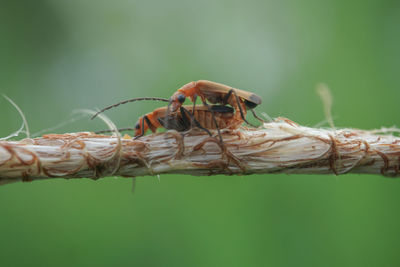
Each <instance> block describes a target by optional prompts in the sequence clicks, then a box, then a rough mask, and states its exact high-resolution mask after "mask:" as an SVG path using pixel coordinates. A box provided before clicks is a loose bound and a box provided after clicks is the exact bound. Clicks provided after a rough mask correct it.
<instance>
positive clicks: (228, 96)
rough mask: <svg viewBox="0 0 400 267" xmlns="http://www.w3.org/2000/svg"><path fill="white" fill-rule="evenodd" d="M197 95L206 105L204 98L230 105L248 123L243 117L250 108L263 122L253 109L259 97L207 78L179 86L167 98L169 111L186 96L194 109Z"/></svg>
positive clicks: (213, 102) (180, 104) (259, 101)
mask: <svg viewBox="0 0 400 267" xmlns="http://www.w3.org/2000/svg"><path fill="white" fill-rule="evenodd" d="M198 96H199V97H200V98H201V101H202V102H203V105H205V106H207V102H206V100H208V101H209V102H210V103H212V104H222V105H227V104H229V105H231V106H232V107H233V108H234V109H235V110H236V113H237V114H238V115H237V116H240V117H241V118H242V119H243V121H245V122H246V123H247V124H249V125H251V124H250V123H249V122H248V121H247V120H246V118H245V110H246V109H250V110H251V112H252V113H253V115H254V117H255V118H256V119H258V120H260V121H262V122H265V121H264V120H263V119H261V118H260V117H258V116H257V114H256V113H255V112H254V110H253V109H254V108H255V107H256V106H258V105H260V104H261V102H262V99H261V97H259V96H258V95H256V94H254V93H251V92H247V91H244V90H240V89H236V88H232V87H230V86H228V85H225V84H222V83H216V82H211V81H207V80H199V81H193V82H190V83H187V84H185V85H184V86H182V87H181V88H179V89H178V90H177V91H176V92H175V93H174V94H173V95H172V96H171V97H170V99H169V101H170V104H169V106H170V107H171V111H172V112H174V111H176V110H178V109H179V107H180V106H182V105H183V103H184V102H185V100H186V98H187V97H189V98H190V100H191V101H192V102H193V108H192V110H193V111H194V110H195V105H196V99H197V97H198Z"/></svg>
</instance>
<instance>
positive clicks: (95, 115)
mask: <svg viewBox="0 0 400 267" xmlns="http://www.w3.org/2000/svg"><path fill="white" fill-rule="evenodd" d="M142 100H155V101H164V102H169V100H168V99H166V98H160V97H138V98H132V99H128V100H124V101H121V102H118V103H116V104H114V105H111V106H108V107H105V108H103V109H102V110H100V111H98V112H97V113H96V114H94V115H93V116H92V117H91V118H90V119H91V120H93V119H94V118H96V117H97V115H99V114H100V113H103V112H104V111H106V110H109V109H112V108H115V107H118V106H119V105H123V104H126V103H129V102H135V101H142Z"/></svg>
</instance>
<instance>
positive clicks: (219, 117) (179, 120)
mask: <svg viewBox="0 0 400 267" xmlns="http://www.w3.org/2000/svg"><path fill="white" fill-rule="evenodd" d="M192 109H193V107H192V106H181V107H180V108H179V110H178V111H176V112H173V113H171V112H168V107H161V108H157V109H155V110H154V111H152V112H150V113H147V114H146V115H144V116H142V117H140V118H139V119H138V121H137V123H136V125H135V128H124V129H120V130H134V132H135V139H137V138H139V137H141V136H143V135H144V134H145V133H146V132H147V131H148V130H149V129H150V130H151V131H152V132H153V133H154V132H156V130H157V129H158V128H161V127H164V128H166V129H168V130H176V131H178V132H184V131H188V130H190V129H192V128H194V127H198V128H200V129H201V130H203V131H205V132H207V133H208V134H209V135H210V136H211V133H210V131H209V129H210V130H213V129H218V128H219V129H225V128H228V129H236V128H238V127H239V125H240V124H242V123H243V120H241V119H238V118H237V117H235V113H234V111H235V110H234V109H233V108H232V107H229V106H222V105H211V106H204V105H201V106H197V107H196V110H195V111H194V112H193V110H192ZM213 114H214V115H213ZM212 117H214V118H215V121H216V122H217V124H215V122H214V120H213V119H212ZM104 132H109V130H107V131H100V132H97V133H104Z"/></svg>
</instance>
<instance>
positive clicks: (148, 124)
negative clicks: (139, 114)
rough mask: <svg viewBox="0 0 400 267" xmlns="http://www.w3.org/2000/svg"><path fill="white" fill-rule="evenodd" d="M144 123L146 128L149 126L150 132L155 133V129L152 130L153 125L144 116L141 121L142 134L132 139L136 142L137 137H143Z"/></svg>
mask: <svg viewBox="0 0 400 267" xmlns="http://www.w3.org/2000/svg"><path fill="white" fill-rule="evenodd" d="M145 121H146V123H147V126H149V128H150V130H151V131H152V132H153V133H154V132H155V129H154V126H153V124H151V122H150V120H149V118H148V117H147V115H146V116H144V117H143V120H142V132H141V133H140V134H139V135H138V136H135V137H134V138H133V139H135V140H136V139H138V138H139V137H142V136H143V135H144V122H145Z"/></svg>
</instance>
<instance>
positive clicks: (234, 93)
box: [224, 88, 257, 127]
mask: <svg viewBox="0 0 400 267" xmlns="http://www.w3.org/2000/svg"><path fill="white" fill-rule="evenodd" d="M231 94H233V95H234V96H235V99H236V104H237V106H238V107H239V111H240V117H242V119H243V121H244V122H245V123H247V124H248V125H250V126H252V127H257V126H255V125H254V124H251V123H250V122H248V121H247V120H246V118H245V117H244V112H243V108H242V105H240V103H241V102H240V99H239V97H238V95H237V94H236V92H235V90H234V89H233V88H232V89H231V90H229V92H228V94H227V95H226V96H225V98H226V97H227V96H228V97H227V98H226V99H225V98H224V100H225V101H228V99H229V96H231ZM253 114H254V113H253Z"/></svg>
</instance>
